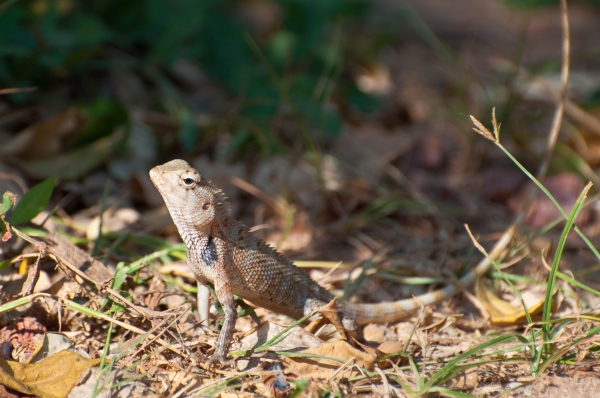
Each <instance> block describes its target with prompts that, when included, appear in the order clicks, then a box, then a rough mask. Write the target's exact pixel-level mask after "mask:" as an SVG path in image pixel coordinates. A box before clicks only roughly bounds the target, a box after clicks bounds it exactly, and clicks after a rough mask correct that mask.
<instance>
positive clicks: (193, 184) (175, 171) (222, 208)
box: [150, 159, 230, 235]
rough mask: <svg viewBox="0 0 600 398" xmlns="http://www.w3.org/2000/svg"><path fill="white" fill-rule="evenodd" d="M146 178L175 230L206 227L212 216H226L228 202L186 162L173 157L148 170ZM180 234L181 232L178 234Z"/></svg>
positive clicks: (228, 211) (220, 192)
mask: <svg viewBox="0 0 600 398" xmlns="http://www.w3.org/2000/svg"><path fill="white" fill-rule="evenodd" d="M150 179H151V180H152V182H153V183H154V185H155V186H156V188H157V189H158V191H159V192H160V194H161V195H162V197H163V199H164V201H165V203H166V204H167V208H168V209H169V213H171V217H172V218H173V221H174V222H175V225H177V228H178V229H179V232H180V233H182V232H183V231H182V229H189V228H190V227H192V228H194V229H198V228H200V229H208V228H209V227H210V226H211V225H212V223H213V221H214V220H215V218H217V217H226V216H228V215H229V213H230V210H229V203H227V200H226V197H225V195H224V194H223V192H222V191H221V190H220V189H218V188H215V187H214V186H213V185H212V184H211V183H210V182H208V181H207V180H206V179H205V178H204V177H202V176H201V175H200V173H198V171H197V170H196V169H194V168H193V167H192V166H190V165H189V163H188V162H186V161H184V160H181V159H176V160H172V161H170V162H168V163H165V164H163V165H160V166H156V167H154V168H153V169H152V170H150ZM182 235H183V234H182Z"/></svg>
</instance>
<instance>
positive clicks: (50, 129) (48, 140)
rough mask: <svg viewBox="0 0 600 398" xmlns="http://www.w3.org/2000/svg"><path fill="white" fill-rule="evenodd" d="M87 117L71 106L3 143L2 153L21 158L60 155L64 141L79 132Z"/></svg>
mask: <svg viewBox="0 0 600 398" xmlns="http://www.w3.org/2000/svg"><path fill="white" fill-rule="evenodd" d="M84 123H85V118H84V117H83V116H82V115H81V114H80V113H79V111H77V110H76V109H74V108H69V109H67V110H65V111H63V112H62V113H59V114H58V115H55V116H53V117H51V118H49V119H46V120H42V121H41V122H38V123H35V124H32V125H30V126H29V127H27V128H26V129H24V130H22V131H21V132H19V133H18V134H17V135H15V136H14V137H12V139H11V140H9V141H8V142H6V143H4V144H3V145H2V149H0V154H2V155H12V156H18V157H19V158H21V159H37V158H44V157H48V156H55V155H59V154H60V152H61V150H62V147H63V142H62V141H64V140H65V139H67V138H68V137H69V136H72V135H74V134H75V133H77V132H79V131H80V130H81V128H82V127H83V125H84Z"/></svg>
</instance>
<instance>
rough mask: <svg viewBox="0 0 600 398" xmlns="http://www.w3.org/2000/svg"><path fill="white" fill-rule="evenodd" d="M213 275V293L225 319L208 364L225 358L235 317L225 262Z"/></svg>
mask: <svg viewBox="0 0 600 398" xmlns="http://www.w3.org/2000/svg"><path fill="white" fill-rule="evenodd" d="M214 276H215V277H214V280H213V284H214V286H215V294H216V295H217V299H218V300H219V302H220V303H221V307H223V311H224V312H225V319H224V320H223V327H222V328H221V333H220V334H219V338H218V340H217V346H216V348H215V352H214V354H213V356H212V358H211V359H210V361H209V363H208V365H209V366H210V365H211V364H213V363H214V362H217V361H218V362H221V363H222V362H223V360H224V359H225V357H226V355H227V350H228V349H229V345H230V344H231V339H232V337H233V330H234V328H235V320H236V317H237V312H236V310H235V300H234V299H233V292H232V290H231V284H230V283H229V277H228V276H227V272H226V266H225V262H222V263H221V264H220V266H218V267H217V269H216V270H215V275H214Z"/></svg>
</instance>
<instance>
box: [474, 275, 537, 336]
mask: <svg viewBox="0 0 600 398" xmlns="http://www.w3.org/2000/svg"><path fill="white" fill-rule="evenodd" d="M475 296H476V297H477V300H479V302H480V303H481V304H482V305H483V306H484V308H485V309H486V311H487V312H488V314H489V315H490V320H491V321H492V323H494V324H500V325H512V324H515V323H520V322H522V321H523V320H524V319H525V310H524V309H523V306H522V305H519V306H513V305H512V304H510V303H509V302H508V301H504V300H502V299H501V298H500V297H498V296H497V295H496V294H495V293H494V292H493V291H492V290H491V289H490V288H489V287H488V286H487V285H486V284H485V283H484V282H483V281H482V280H481V279H479V280H478V281H477V283H476V284H475ZM525 296H526V295H525V293H523V298H524V300H525V304H526V305H527V310H528V311H529V313H530V314H533V313H535V312H536V311H538V310H539V309H541V308H542V304H543V303H544V298H543V297H541V299H540V298H539V297H537V296H534V295H531V294H528V295H527V297H525ZM529 298H531V299H529Z"/></svg>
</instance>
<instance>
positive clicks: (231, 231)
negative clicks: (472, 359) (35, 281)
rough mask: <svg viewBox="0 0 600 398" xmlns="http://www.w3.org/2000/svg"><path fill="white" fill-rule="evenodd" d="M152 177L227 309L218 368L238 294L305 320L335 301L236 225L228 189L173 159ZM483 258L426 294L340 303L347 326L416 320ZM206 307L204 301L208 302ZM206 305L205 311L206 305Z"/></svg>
mask: <svg viewBox="0 0 600 398" xmlns="http://www.w3.org/2000/svg"><path fill="white" fill-rule="evenodd" d="M150 178H151V179H152V182H153V183H154V185H155V186H156V188H157V189H158V190H159V192H160V193H161V195H162V197H163V199H164V201H165V203H166V205H167V208H168V209H169V212H170V213H171V217H172V218H173V221H174V222H175V225H176V226H177V230H178V231H179V234H180V235H181V238H182V239H183V241H184V242H185V244H186V246H187V248H188V264H189V265H190V267H191V269H192V271H193V272H194V275H195V276H196V279H198V282H199V283H202V284H205V283H206V282H211V283H212V284H213V285H214V288H215V293H216V296H217V298H218V299H219V302H220V303H221V305H222V306H223V310H224V312H225V319H224V322H223V328H222V329H221V334H220V335H219V339H218V341H217V346H216V349H215V352H214V355H213V357H212V359H211V363H212V362H214V361H222V360H223V359H224V358H225V356H226V354H227V350H228V348H229V345H230V343H231V340H232V336H233V331H234V326H235V319H236V308H235V302H234V299H233V295H234V294H236V295H238V296H240V297H242V298H243V299H244V300H247V301H250V302H251V303H253V304H255V305H257V306H260V307H263V308H266V309H269V310H271V311H274V312H278V313H282V314H285V315H288V316H290V317H292V318H295V319H299V318H302V317H303V316H305V315H307V314H309V313H310V312H312V311H313V310H315V309H317V308H320V307H322V306H324V305H326V304H328V303H329V302H331V301H332V300H333V299H334V297H335V296H334V295H333V294H332V293H330V292H329V291H327V290H326V289H324V288H323V287H321V286H319V285H318V284H317V283H316V282H314V281H313V280H312V279H311V278H310V277H309V276H308V275H307V274H306V273H305V272H304V271H302V270H301V269H299V268H297V267H296V266H294V264H292V263H291V262H290V261H289V260H287V259H286V258H285V257H283V256H282V255H281V254H279V253H278V252H277V251H276V250H275V249H273V248H272V247H270V246H268V245H267V244H265V243H264V242H263V241H261V240H260V239H258V238H256V236H254V234H252V233H251V232H250V231H249V230H248V228H247V227H245V226H244V225H242V224H241V223H239V222H238V221H236V220H234V219H232V217H231V209H230V206H229V203H228V202H227V200H226V197H225V195H224V194H223V193H222V191H221V190H219V189H217V188H215V187H214V186H213V185H211V184H210V183H209V182H208V181H207V180H206V179H205V178H204V177H203V176H201V175H200V174H199V173H198V171H196V170H195V169H193V168H192V167H191V166H190V165H189V164H188V163H187V162H185V161H183V160H172V161H170V162H168V163H165V164H163V165H161V166H156V167H154V168H153V169H152V170H150ZM512 234H513V232H512V229H510V230H509V231H508V232H507V233H505V234H504V236H503V237H502V238H501V239H500V241H498V243H497V244H496V246H495V247H494V249H493V250H492V252H491V253H490V254H491V257H492V258H496V257H498V256H499V255H500V253H501V252H502V251H503V250H504V248H505V247H506V245H507V244H508V242H509V241H510V239H511V238H512ZM489 266H490V262H489V261H488V260H487V259H483V260H482V261H481V262H480V263H479V264H478V265H477V266H476V267H475V268H474V269H473V270H472V271H471V272H470V273H469V274H467V275H466V276H464V277H463V278H462V279H460V280H459V281H457V283H456V284H454V285H449V286H447V287H446V288H444V289H441V290H437V291H434V292H431V293H427V294H424V295H422V296H418V297H413V298H410V299H405V300H400V301H395V302H389V303H379V304H353V303H348V302H345V301H339V300H338V301H337V307H336V308H337V310H338V311H339V313H340V315H341V319H342V323H343V325H344V327H345V328H347V329H349V330H355V324H354V322H356V323H358V324H365V323H370V322H388V321H394V320H399V319H402V318H405V317H406V316H408V315H410V314H411V313H412V312H414V311H415V310H417V309H419V308H420V307H422V306H424V305H429V304H433V303H435V302H438V301H440V300H442V299H444V298H446V297H449V296H450V295H452V294H454V293H456V292H457V291H459V290H460V289H461V288H463V287H465V286H466V285H468V284H470V283H471V282H472V281H474V280H475V279H476V278H477V277H478V276H480V275H482V274H483V273H485V272H486V271H487V269H488V268H489ZM200 304H202V303H200ZM200 304H199V306H200Z"/></svg>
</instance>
